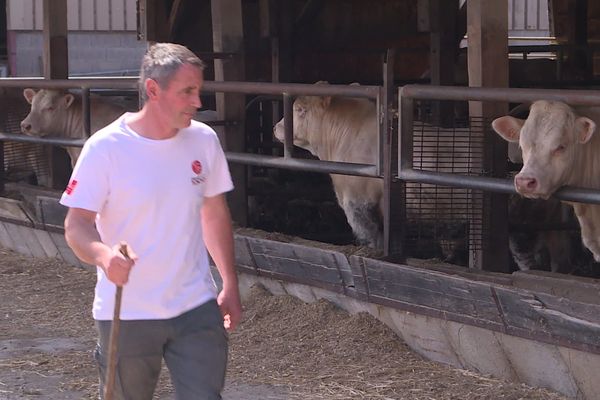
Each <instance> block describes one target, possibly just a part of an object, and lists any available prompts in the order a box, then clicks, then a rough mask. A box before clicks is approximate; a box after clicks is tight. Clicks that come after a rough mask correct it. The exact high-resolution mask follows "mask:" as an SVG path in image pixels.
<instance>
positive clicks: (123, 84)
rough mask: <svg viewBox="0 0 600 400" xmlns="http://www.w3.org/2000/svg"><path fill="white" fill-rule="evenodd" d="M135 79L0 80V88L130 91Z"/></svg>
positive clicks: (135, 82) (135, 84)
mask: <svg viewBox="0 0 600 400" xmlns="http://www.w3.org/2000/svg"><path fill="white" fill-rule="evenodd" d="M137 85H138V78H137V77H114V76H111V77H106V78H102V77H99V78H75V77H72V78H69V79H44V78H41V77H36V78H1V79H0V87H32V88H56V89H71V88H82V89H85V88H97V89H130V88H137Z"/></svg>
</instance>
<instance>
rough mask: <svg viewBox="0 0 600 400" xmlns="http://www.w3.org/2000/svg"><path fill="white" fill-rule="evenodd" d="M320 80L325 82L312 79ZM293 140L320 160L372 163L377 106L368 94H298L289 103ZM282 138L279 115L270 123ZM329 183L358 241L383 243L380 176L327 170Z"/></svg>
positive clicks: (375, 150)
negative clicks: (369, 176)
mask: <svg viewBox="0 0 600 400" xmlns="http://www.w3.org/2000/svg"><path fill="white" fill-rule="evenodd" d="M318 83H326V82H318ZM293 110H294V115H293V120H294V124H293V125H294V127H293V130H294V145H296V146H298V147H301V148H303V149H306V150H308V151H310V152H311V153H312V154H313V155H314V156H316V157H318V158H319V159H321V160H328V161H341V162H352V163H361V164H375V163H376V162H377V146H376V143H377V141H378V138H377V118H376V115H377V112H376V107H375V103H373V102H372V101H370V100H368V99H359V98H350V97H331V96H300V97H298V98H296V100H295V101H294V105H293ZM273 131H274V135H275V138H276V139H277V140H279V141H283V138H284V128H283V119H281V121H279V122H278V123H277V124H276V125H275V127H274V129H273ZM331 180H332V182H333V189H334V192H335V195H336V197H337V200H338V203H339V205H340V207H342V209H343V210H344V213H345V214H346V218H347V220H348V224H349V225H350V227H351V228H352V232H353V233H354V235H355V236H356V239H357V241H358V243H359V244H361V245H367V246H370V247H376V248H381V247H383V235H382V232H383V229H382V221H383V218H382V216H383V182H382V180H381V179H378V178H367V177H358V176H349V175H338V174H331Z"/></svg>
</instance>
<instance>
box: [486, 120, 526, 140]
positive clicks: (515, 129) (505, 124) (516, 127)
mask: <svg viewBox="0 0 600 400" xmlns="http://www.w3.org/2000/svg"><path fill="white" fill-rule="evenodd" d="M524 123H525V120H524V119H519V118H515V117H511V116H509V115H506V116H504V117H500V118H496V119H495V120H493V121H492V128H494V130H495V131H496V133H498V135H500V136H502V137H503V138H504V140H506V141H508V142H518V141H519V136H520V134H521V128H522V127H523V124H524Z"/></svg>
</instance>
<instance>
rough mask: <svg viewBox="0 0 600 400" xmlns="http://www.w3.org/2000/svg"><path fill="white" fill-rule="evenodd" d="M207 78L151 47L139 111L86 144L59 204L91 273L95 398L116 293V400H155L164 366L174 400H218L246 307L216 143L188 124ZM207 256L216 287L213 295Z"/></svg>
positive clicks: (168, 47) (189, 58) (226, 179)
mask: <svg viewBox="0 0 600 400" xmlns="http://www.w3.org/2000/svg"><path fill="white" fill-rule="evenodd" d="M203 67H204V66H203V63H202V61H201V60H200V59H198V58H197V57H196V56H195V55H194V54H193V53H192V52H191V51H189V50H188V49H187V48H185V47H183V46H180V45H175V44H170V43H159V44H156V45H154V46H152V47H151V48H150V49H149V50H148V52H147V53H146V55H145V56H144V59H143V62H142V68H141V72H140V95H141V96H142V99H143V100H144V101H145V103H144V106H143V107H142V109H141V110H140V111H138V112H136V113H126V114H124V115H123V116H121V117H120V118H118V119H117V120H116V121H114V122H113V123H111V124H110V125H108V126H107V127H105V128H103V129H102V130H100V131H98V132H97V133H96V134H95V135H93V136H92V137H91V138H90V139H89V140H88V141H87V142H86V144H85V146H84V148H83V151H82V153H81V156H80V158H79V160H78V161H77V164H76V165H75V168H74V170H73V175H72V177H71V180H70V183H69V185H68V187H67V189H66V190H65V192H64V193H63V196H62V198H61V203H62V204H63V205H65V206H68V207H69V211H68V213H67V217H66V220H65V237H66V239H67V243H68V244H69V246H70V247H71V248H72V249H73V251H74V252H75V254H76V255H77V256H78V257H79V258H80V259H81V260H82V261H84V262H86V263H89V264H93V265H97V266H98V270H97V272H98V274H97V275H98V280H97V284H96V291H95V298H94V305H93V316H94V319H95V320H96V327H97V330H98V334H99V340H98V347H97V349H96V359H97V361H98V363H99V365H100V376H101V385H100V391H101V393H103V386H104V377H105V375H106V365H107V357H108V342H109V336H110V328H111V320H112V316H113V308H114V297H115V288H116V286H115V285H117V286H123V297H122V307H121V320H122V321H121V326H120V334H119V340H118V358H117V371H116V385H115V386H116V387H115V392H114V395H115V397H114V398H116V399H135V400H138V399H151V398H152V395H153V392H154V388H155V386H156V382H157V379H158V376H159V372H160V368H161V362H162V359H163V358H164V360H165V362H166V365H167V367H168V368H169V372H170V375H171V380H172V382H173V386H174V388H175V392H176V396H177V399H220V398H221V395H220V393H221V390H222V388H223V384H224V377H225V368H226V361H227V350H228V347H227V333H226V330H232V329H234V328H235V327H236V325H237V324H238V322H239V321H240V318H241V314H242V308H241V304H240V297H239V291H238V283H237V276H236V273H235V269H234V256H233V235H232V227H231V217H230V213H229V209H228V207H227V204H226V201H225V196H224V193H225V192H227V191H229V190H232V189H233V184H232V181H231V177H230V175H229V170H228V167H227V163H226V160H225V157H224V154H223V151H222V149H221V147H220V144H219V141H218V138H217V136H216V134H215V132H214V131H213V130H212V129H211V128H209V127H208V126H207V125H205V124H203V123H200V122H197V121H193V120H192V118H193V117H194V114H195V113H196V111H197V109H198V108H200V106H201V103H200V97H199V96H200V89H201V87H202V84H203ZM120 241H125V242H127V243H128V244H129V245H130V247H131V249H133V251H134V252H135V254H130V256H131V259H128V258H126V257H124V256H123V255H122V254H120V252H119V242H120ZM205 245H206V247H205ZM207 249H208V251H209V252H210V255H211V256H212V259H213V260H214V262H215V264H216V266H217V268H218V270H219V273H220V275H221V278H222V280H223V288H222V290H221V292H220V293H219V294H218V296H217V291H216V287H215V284H214V281H213V279H212V276H211V275H210V269H209V264H208V256H207V252H206V250H207ZM219 309H220V310H219ZM219 311H220V312H219Z"/></svg>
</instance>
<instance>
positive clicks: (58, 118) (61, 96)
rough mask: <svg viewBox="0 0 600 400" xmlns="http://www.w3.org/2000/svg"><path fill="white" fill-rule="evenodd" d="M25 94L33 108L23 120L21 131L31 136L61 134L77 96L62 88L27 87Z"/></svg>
mask: <svg viewBox="0 0 600 400" xmlns="http://www.w3.org/2000/svg"><path fill="white" fill-rule="evenodd" d="M23 96H25V99H26V100H27V102H28V103H29V104H31V110H30V111H29V114H28V115H27V117H25V119H24V120H23V121H22V122H21V131H22V132H23V133H24V134H26V135H29V136H46V135H59V134H60V131H61V128H62V127H63V126H64V122H65V121H66V118H67V110H68V108H69V107H70V106H71V104H73V100H74V99H75V97H74V96H73V95H72V94H70V93H66V92H63V91H60V90H54V89H41V90H38V91H37V92H36V91H35V90H33V89H30V88H27V89H25V90H23Z"/></svg>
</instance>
